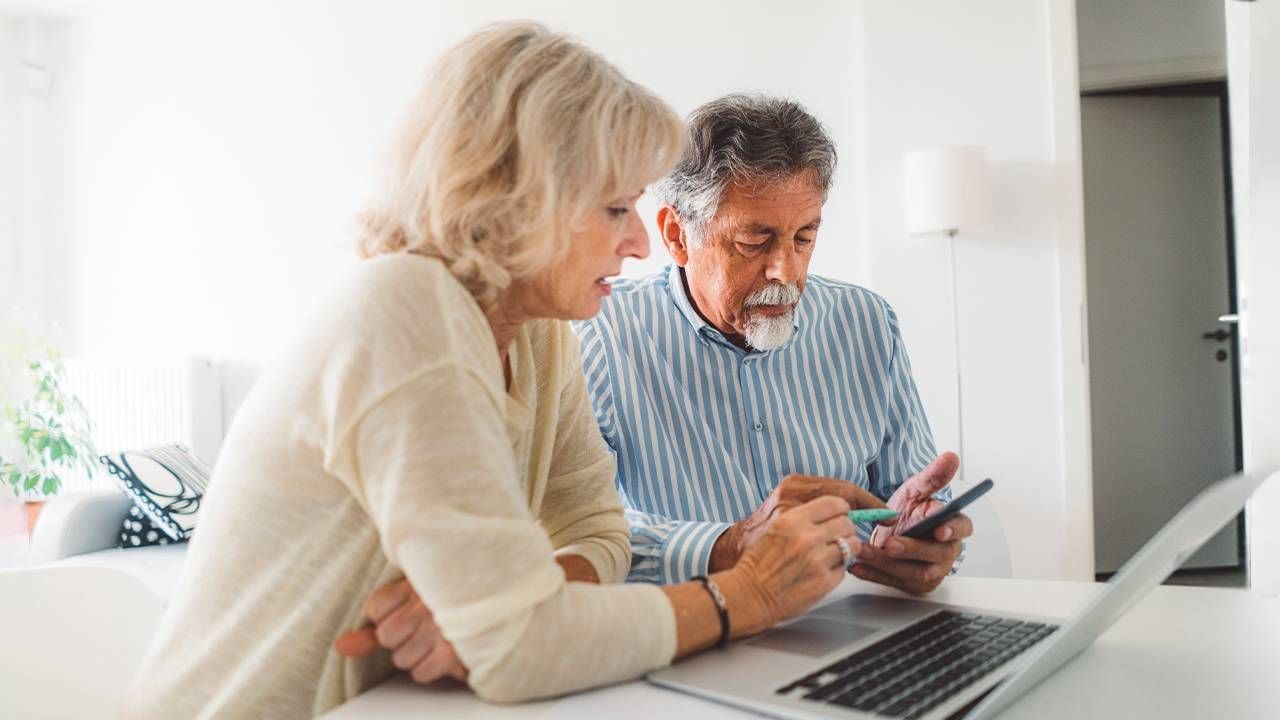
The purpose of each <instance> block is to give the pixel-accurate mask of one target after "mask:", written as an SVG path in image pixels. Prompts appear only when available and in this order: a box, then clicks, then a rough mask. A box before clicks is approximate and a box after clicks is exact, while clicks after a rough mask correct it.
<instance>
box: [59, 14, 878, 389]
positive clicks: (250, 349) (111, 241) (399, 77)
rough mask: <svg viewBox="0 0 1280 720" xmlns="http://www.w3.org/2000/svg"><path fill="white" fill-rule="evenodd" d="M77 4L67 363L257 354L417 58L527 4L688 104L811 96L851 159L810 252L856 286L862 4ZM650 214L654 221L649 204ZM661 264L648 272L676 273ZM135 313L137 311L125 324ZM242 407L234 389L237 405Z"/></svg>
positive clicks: (343, 209) (289, 311)
mask: <svg viewBox="0 0 1280 720" xmlns="http://www.w3.org/2000/svg"><path fill="white" fill-rule="evenodd" d="M725 8H726V6H716V5H700V4H689V3H684V2H675V1H667V2H659V3H649V4H636V3H624V2H616V3H595V4H584V3H573V2H567V1H559V2H541V3H538V4H536V5H533V6H531V5H530V4H528V3H522V2H516V1H514V0H512V1H509V2H508V1H491V2H483V3H448V4H439V3H416V2H398V3H378V4H369V3H362V2H356V1H355V0H334V1H331V2H302V1H301V0H289V1H281V2H271V3H260V2H249V1H247V0H229V1H225V2H203V1H202V2H185V3H172V2H167V1H161V0H120V1H118V2H113V3H110V4H101V5H94V4H86V5H84V6H81V7H78V8H76V9H75V10H74V11H73V14H74V16H75V31H74V37H75V46H76V54H75V56H74V68H73V71H74V74H75V75H76V78H75V83H76V85H77V86H78V87H79V88H80V93H79V102H78V103H77V107H76V112H75V119H74V127H73V131H72V133H71V141H72V144H73V145H74V146H75V147H76V148H77V151H78V153H79V154H78V156H77V158H76V165H75V171H76V172H75V173H74V178H75V182H74V184H73V185H71V186H70V187H69V188H68V194H69V196H70V201H71V202H73V203H74V212H73V213H72V215H73V216H74V217H75V218H76V223H77V227H76V228H75V233H74V236H73V237H72V238H71V239H70V241H69V242H68V243H66V244H65V246H64V247H62V248H60V250H59V252H61V253H62V256H63V257H66V258H75V262H74V263H73V269H72V270H71V271H70V272H67V273H63V274H60V275H59V276H58V277H55V278H53V282H54V283H55V285H56V287H55V288H54V292H55V293H56V294H57V295H58V296H59V297H65V298H67V299H68V303H69V305H68V307H67V308H65V311H64V312H62V313H61V314H60V316H59V318H58V319H59V320H60V321H62V322H63V323H65V324H67V325H69V326H71V335H72V337H73V338H74V343H73V345H72V347H71V348H70V350H71V351H72V352H74V353H77V354H92V355H100V354H118V353H122V352H123V353H127V354H137V353H144V354H145V353H168V354H173V353H174V352H175V351H178V352H193V353H201V354H212V355H218V356H223V357H226V358H228V359H229V360H230V361H231V362H232V363H233V364H234V365H237V366H241V367H244V366H251V365H255V364H260V363H261V362H263V361H264V360H265V359H266V358H268V357H269V356H270V354H271V352H272V349H273V348H274V347H275V346H276V344H277V343H278V342H279V341H280V338H281V334H282V333H283V332H287V330H288V328H289V326H290V325H291V324H292V323H293V322H294V321H295V320H296V319H297V318H299V317H301V316H303V315H305V313H306V312H307V311H308V309H309V307H310V306H311V304H312V301H313V298H314V297H315V295H316V294H317V293H319V292H322V291H323V289H324V288H325V287H326V285H327V284H328V281H329V279H330V278H332V277H333V275H334V274H335V273H337V272H339V271H340V270H341V268H342V267H343V266H345V265H347V264H349V263H351V262H353V261H354V256H353V254H352V252H351V247H352V237H353V234H352V230H353V225H354V224H353V217H354V215H355V214H356V213H357V212H358V211H359V210H360V209H361V208H362V206H363V205H364V202H365V200H366V199H367V198H368V197H369V195H370V193H371V190H372V188H373V187H374V185H375V180H376V179H377V178H379V177H380V173H381V171H382V167H383V165H382V164H381V163H382V160H383V157H382V153H383V150H384V148H385V147H386V145H387V142H388V139H389V137H390V133H391V131H392V128H393V127H394V126H395V124H396V122H397V120H398V118H399V117H400V116H401V114H402V112H403V110H404V108H405V106H406V103H407V102H408V101H409V99H410V97H411V96H412V95H413V94H414V92H415V90H416V88H417V87H418V85H419V83H420V81H421V78H422V76H423V72H424V69H425V67H426V66H427V64H428V63H429V62H430V61H431V60H432V59H433V58H434V57H435V56H436V55H438V54H439V53H440V52H441V51H442V50H443V49H444V48H445V47H446V46H447V45H449V44H451V43H453V42H455V41H457V40H458V39H460V38H461V37H462V36H463V35H464V34H465V33H467V32H469V31H471V30H473V29H475V28H476V27H478V26H480V25H481V24H483V23H485V22H489V21H492V20H497V19H503V18H516V17H530V16H531V17H533V18H534V19H538V20H542V21H545V22H547V23H548V24H550V25H551V26H553V27H555V28H557V29H561V30H565V31H568V32H571V33H574V34H577V35H579V36H580V37H582V38H583V39H585V40H586V41H587V42H588V43H589V44H591V45H592V46H594V47H596V48H599V49H601V50H602V51H604V52H606V53H607V55H608V57H609V58H610V59H612V60H613V61H615V62H616V63H617V64H619V65H620V66H621V67H622V68H623V69H624V71H626V72H628V73H629V74H631V75H632V77H634V78H635V79H637V80H639V81H640V82H642V83H644V84H646V85H649V86H650V87H652V88H653V89H655V90H656V91H657V92H659V93H660V94H662V95H663V96H664V97H666V98H667V99H669V100H670V101H671V102H672V103H673V105H674V106H675V107H676V109H677V110H678V111H680V112H681V113H685V112H688V111H689V110H691V109H692V108H693V107H695V106H696V105H697V104H700V103H701V102H704V101H706V100H707V99H710V98H712V97H715V96H717V95H720V94H723V93H726V92H730V91H736V90H748V91H750V90H762V91H768V92H774V93H780V94H786V95H790V96H792V97H795V98H797V99H799V100H800V101H802V102H804V103H805V104H806V105H808V106H809V107H810V109H811V110H812V111H813V112H814V113H815V114H816V115H817V116H818V117H820V118H822V119H823V120H824V121H825V122H826V123H827V124H828V125H829V127H830V129H831V131H832V133H833V135H834V136H835V138H836V141H837V142H838V143H839V144H840V146H841V149H842V150H844V151H845V154H846V160H847V162H846V163H845V164H844V165H843V166H842V168H841V172H840V174H839V175H838V177H837V184H836V188H835V191H834V193H833V196H832V199H831V202H830V204H829V206H828V211H827V218H826V224H825V225H824V236H825V238H827V239H828V241H827V242H825V243H824V244H823V247H822V248H821V250H820V251H819V256H818V258H819V259H818V262H819V263H820V264H821V266H822V268H823V270H824V271H825V272H826V273H827V274H831V275H835V276H838V277H843V278H848V279H854V280H857V279H864V278H865V266H866V260H865V257H866V255H865V243H863V242H861V238H860V237H859V234H858V232H857V221H856V219H855V218H856V217H857V215H858V212H857V202H858V198H860V196H861V193H860V189H859V188H858V187H857V185H856V182H857V180H858V178H859V177H860V174H859V173H857V172H854V170H855V169H856V168H857V159H856V157H855V156H854V153H853V152H850V149H851V148H855V147H856V146H857V142H858V140H859V139H860V137H861V129H860V128H859V126H858V125H857V122H858V118H859V117H860V106H859V99H858V97H857V95H856V94H855V92H854V87H855V85H856V82H855V79H856V78H857V77H858V60H859V58H858V53H857V46H856V44H854V43H851V42H849V38H850V37H851V36H856V35H857V22H858V21H857V18H858V14H857V13H856V12H855V9H856V8H854V7H853V6H850V5H848V4H846V3H842V2H835V1H832V2H815V3H809V4H806V5H804V6H798V7H796V8H793V9H790V10H789V11H788V12H787V13H786V14H784V15H778V14H776V13H774V12H773V10H774V6H772V5H771V4H769V3H765V2H754V3H737V4H735V5H734V10H733V18H734V20H733V21H732V22H727V21H726V15H725V14H724V13H725ZM649 214H652V213H649ZM654 250H655V252H654V257H653V258H652V259H651V260H650V261H649V262H647V263H644V264H633V265H632V266H631V267H630V272H632V273H636V272H641V271H644V270H646V269H652V268H655V267H658V266H661V265H662V264H665V262H666V258H665V253H664V251H663V250H662V249H661V247H660V246H658V245H656V244H655V246H654ZM121 318H127V319H128V321H127V322H121V321H120V319H121ZM230 400H231V401H232V402H234V400H235V398H230Z"/></svg>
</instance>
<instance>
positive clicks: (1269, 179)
mask: <svg viewBox="0 0 1280 720" xmlns="http://www.w3.org/2000/svg"><path fill="white" fill-rule="evenodd" d="M1226 16H1227V32H1228V47H1229V53H1230V73H1231V74H1230V78H1229V82H1230V89H1231V135H1232V148H1231V149H1232V165H1233V168H1232V169H1233V172H1234V174H1235V194H1234V197H1235V205H1236V262H1237V267H1238V272H1239V292H1240V309H1241V315H1242V317H1241V325H1240V333H1241V341H1242V345H1243V353H1242V362H1241V370H1242V372H1241V396H1242V400H1243V408H1242V409H1243V416H1244V451H1245V452H1244V464H1245V470H1246V471H1248V472H1274V471H1276V470H1280V286H1278V285H1277V284H1276V278H1277V277H1280V242H1277V240H1280V202H1277V199H1280V140H1277V138H1276V136H1275V132H1274V128H1276V127H1278V126H1280V45H1278V43H1280V7H1277V6H1276V4H1275V3H1256V4H1246V3H1239V2H1234V1H1232V0H1227V2H1226ZM1246 523H1247V525H1248V528H1249V552H1250V558H1249V573H1250V583H1251V584H1252V585H1253V587H1254V588H1255V589H1256V590H1258V591H1259V592H1261V593H1263V594H1267V595H1280V481H1272V482H1271V483H1269V484H1268V485H1265V486H1263V488H1262V489H1261V490H1259V491H1258V494H1257V495H1256V496H1255V498H1254V500H1253V501H1252V502H1250V504H1249V508H1248V513H1247V516H1246Z"/></svg>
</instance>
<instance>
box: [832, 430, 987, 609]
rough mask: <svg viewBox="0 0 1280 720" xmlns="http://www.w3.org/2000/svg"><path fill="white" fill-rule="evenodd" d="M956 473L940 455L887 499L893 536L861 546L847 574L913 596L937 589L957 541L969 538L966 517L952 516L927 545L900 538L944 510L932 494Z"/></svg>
mask: <svg viewBox="0 0 1280 720" xmlns="http://www.w3.org/2000/svg"><path fill="white" fill-rule="evenodd" d="M959 467H960V458H959V457H958V456H957V455H956V454H955V453H952V452H946V453H942V454H941V455H939V456H938V459H937V460H934V461H933V462H932V463H930V465H929V467H927V468H925V469H924V470H922V471H920V473H919V474H918V475H915V476H912V477H911V478H909V479H908V480H907V481H906V482H904V483H902V485H901V486H900V487H899V488H898V489H897V491H896V492H894V493H893V496H892V497H890V498H889V507H891V508H893V509H894V510H897V511H898V518H897V520H895V521H894V524H893V530H892V532H885V531H880V532H877V533H876V534H875V537H874V538H873V540H874V543H863V544H862V546H861V548H859V550H858V563H857V564H856V565H854V566H853V568H851V570H850V572H852V573H853V574H854V575H856V576H857V577H860V578H862V579H863V580H870V581H872V582H877V583H880V584H881V585H888V586H890V587H895V588H898V589H899V590H904V591H906V592H909V593H912V594H915V595H923V594H925V593H928V592H932V591H933V590H935V589H937V587H938V585H940V584H941V583H942V579H943V578H945V577H946V576H947V575H948V574H950V572H951V567H952V566H953V565H954V564H955V561H956V558H957V557H959V556H960V548H961V542H960V541H961V540H963V539H964V538H967V537H969V536H970V535H972V534H973V523H972V522H971V521H970V520H969V518H968V517H966V516H965V515H964V514H959V515H956V516H955V517H953V518H951V519H950V520H948V521H946V522H945V523H943V524H941V525H939V526H938V527H936V528H934V530H933V538H932V539H931V540H914V539H912V538H908V537H902V532H904V531H905V530H906V529H907V528H909V527H911V526H912V525H914V524H916V523H917V522H920V521H921V520H923V519H924V518H926V517H928V516H929V515H932V514H933V513H935V512H937V511H939V510H941V509H942V508H943V506H944V505H943V503H941V502H938V501H937V500H935V499H934V498H933V494H934V493H936V492H938V491H940V490H942V489H943V488H945V487H946V486H947V485H948V484H950V482H951V479H952V478H953V477H955V474H956V470H958V469H959ZM885 529H886V530H888V528H885Z"/></svg>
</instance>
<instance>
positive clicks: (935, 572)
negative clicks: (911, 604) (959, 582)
mask: <svg viewBox="0 0 1280 720" xmlns="http://www.w3.org/2000/svg"><path fill="white" fill-rule="evenodd" d="M864 548H865V546H864ZM874 553H876V554H875V555H874V556H871V557H868V554H867V553H864V552H860V553H858V563H857V564H856V565H854V567H855V568H857V567H865V568H867V569H868V570H874V571H876V572H879V573H883V574H884V575H886V576H888V577H892V578H894V579H895V580H897V582H896V583H885V584H887V585H891V586H892V587H896V588H899V589H901V590H906V591H907V592H913V593H921V592H927V591H928V590H932V589H933V588H935V587H937V585H938V583H940V582H942V578H944V577H946V575H947V570H948V569H949V568H950V564H949V563H948V564H942V563H925V562H919V561H916V560H895V559H893V558H891V557H889V556H887V555H885V554H884V553H883V552H882V551H879V550H875V551H874ZM859 577H862V576H861V575H859ZM877 582H880V581H878V580H877Z"/></svg>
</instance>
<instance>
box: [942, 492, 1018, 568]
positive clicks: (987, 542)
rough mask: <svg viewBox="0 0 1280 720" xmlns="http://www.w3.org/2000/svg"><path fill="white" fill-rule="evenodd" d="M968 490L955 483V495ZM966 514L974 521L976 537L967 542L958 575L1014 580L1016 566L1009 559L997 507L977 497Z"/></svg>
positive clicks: (974, 535) (987, 500)
mask: <svg viewBox="0 0 1280 720" xmlns="http://www.w3.org/2000/svg"><path fill="white" fill-rule="evenodd" d="M965 490H968V487H962V485H961V484H960V483H956V484H955V486H954V487H953V488H952V492H953V493H954V494H955V495H959V494H960V493H962V492H964V491H965ZM964 513H965V515H968V516H969V519H970V520H972V521H973V536H972V537H970V538H969V539H968V540H967V541H966V542H965V559H964V562H963V563H961V565H960V569H959V570H958V571H957V572H956V574H957V575H964V576H966V577H989V578H1007V577H1013V563H1012V562H1011V561H1010V559H1009V541H1008V539H1007V538H1006V537H1005V534H1004V525H1003V524H1001V522H1000V516H999V515H997V514H996V508H995V506H994V505H992V504H991V501H990V500H989V499H988V498H986V497H981V498H978V499H977V500H976V501H974V503H973V504H972V505H970V506H969V507H967V508H965V510H964Z"/></svg>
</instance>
